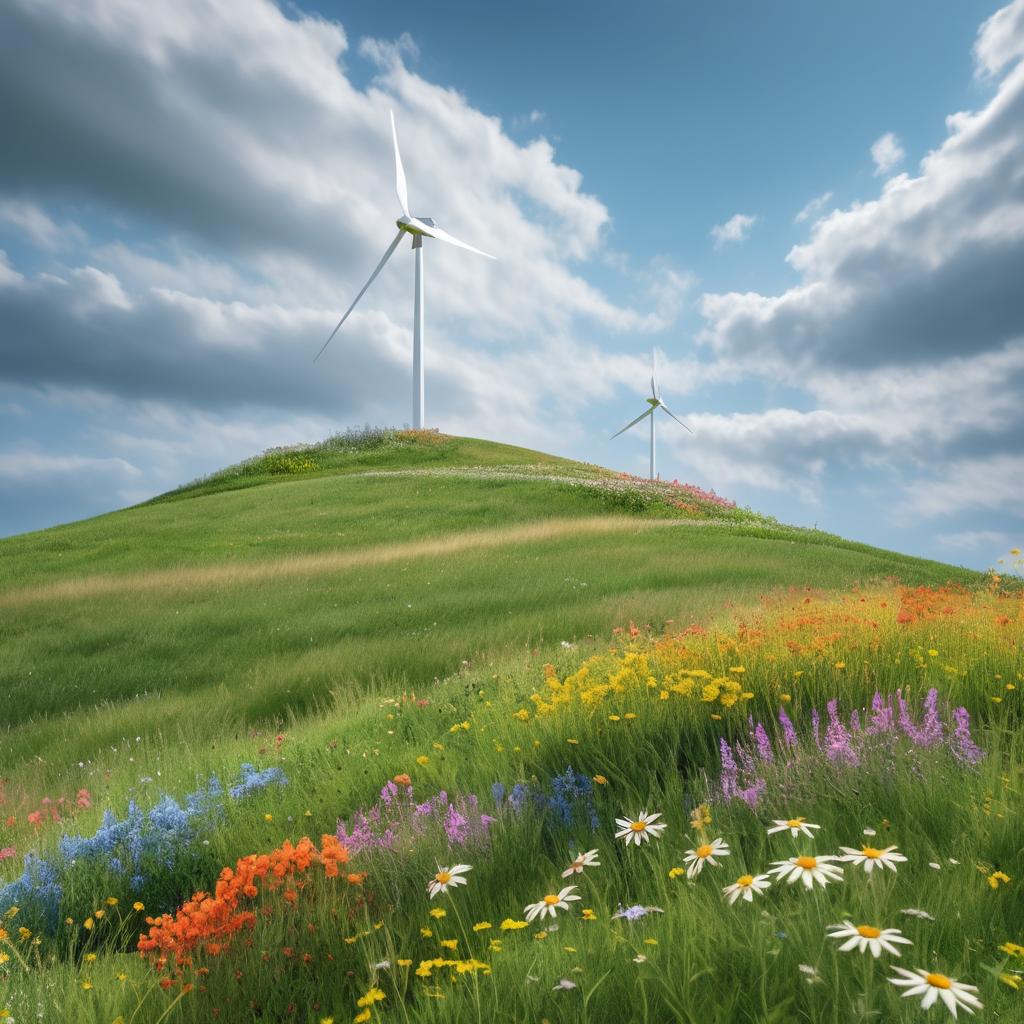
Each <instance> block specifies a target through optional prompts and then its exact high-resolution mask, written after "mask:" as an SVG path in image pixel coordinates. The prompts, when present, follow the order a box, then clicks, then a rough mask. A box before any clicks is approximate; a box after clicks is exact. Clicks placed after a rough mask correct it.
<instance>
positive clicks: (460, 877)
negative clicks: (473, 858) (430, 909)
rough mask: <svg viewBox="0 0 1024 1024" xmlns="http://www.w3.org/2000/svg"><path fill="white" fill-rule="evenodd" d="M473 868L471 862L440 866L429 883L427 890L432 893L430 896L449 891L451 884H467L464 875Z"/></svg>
mask: <svg viewBox="0 0 1024 1024" xmlns="http://www.w3.org/2000/svg"><path fill="white" fill-rule="evenodd" d="M472 870H473V868H472V866H471V865H469V864H455V865H454V866H453V867H450V868H442V867H439V868H438V869H437V874H435V875H434V877H433V878H432V879H431V880H430V881H429V882H428V883H427V892H429V893H430V898H431V899H433V898H434V897H435V896H436V895H437V894H438V893H443V892H447V891H448V888H449V886H457V885H465V884H466V879H465V877H464V876H465V874H466V872H467V871H472Z"/></svg>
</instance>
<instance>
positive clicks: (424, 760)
mask: <svg viewBox="0 0 1024 1024" xmlns="http://www.w3.org/2000/svg"><path fill="white" fill-rule="evenodd" d="M416 763H417V764H418V765H419V766H420V767H421V768H426V767H427V765H428V764H430V758H429V757H427V755H426V754H420V756H419V757H417V758H416Z"/></svg>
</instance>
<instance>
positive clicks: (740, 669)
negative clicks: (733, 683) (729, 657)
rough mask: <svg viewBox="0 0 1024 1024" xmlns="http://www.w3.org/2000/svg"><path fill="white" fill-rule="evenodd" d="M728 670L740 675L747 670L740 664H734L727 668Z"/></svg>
mask: <svg viewBox="0 0 1024 1024" xmlns="http://www.w3.org/2000/svg"><path fill="white" fill-rule="evenodd" d="M729 671H730V672H735V673H736V675H742V674H743V673H744V672H746V671H747V670H746V669H745V668H744V667H743V666H742V665H736V666H735V667H733V668H731V669H729Z"/></svg>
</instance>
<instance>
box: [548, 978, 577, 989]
mask: <svg viewBox="0 0 1024 1024" xmlns="http://www.w3.org/2000/svg"><path fill="white" fill-rule="evenodd" d="M575 987H576V982H575V981H572V980H570V979H569V978H562V980H561V981H559V983H558V984H557V985H556V986H555V987H554V988H553V989H552V990H551V991H552V992H568V991H569V990H570V989H574V988H575Z"/></svg>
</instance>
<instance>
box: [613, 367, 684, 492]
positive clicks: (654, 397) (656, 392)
mask: <svg viewBox="0 0 1024 1024" xmlns="http://www.w3.org/2000/svg"><path fill="white" fill-rule="evenodd" d="M647 404H648V405H649V406H650V408H649V409H648V410H647V411H646V412H642V413H640V415H639V416H637V418H636V419H635V420H630V421H629V423H627V424H626V425H625V426H624V427H623V428H622V429H621V430H620V431H618V432H617V433H615V434H612V436H611V438H610V439H609V440H612V441H614V440H615V438H617V437H618V436H619V434H624V433H625V432H626V431H627V430H629V428H630V427H635V426H636V425H637V424H638V423H639V422H640V421H641V420H642V419H644V418H645V417H646V416H650V417H651V479H652V480H653V479H655V458H654V436H655V435H654V414H655V413H656V412H657V411H658V410H659V409H662V410H663V411H664V412H667V413H668V414H669V416H671V417H672V419H674V420H675V421H676V423H678V424H679V426H681V427H683V428H685V429H686V430H690V428H689V427H687V426H686V424H685V423H684V422H683V421H682V420H681V419H680V418H679V417H678V416H676V414H675V413H674V412H672V410H671V409H670V408H669V407H668V406H667V405H666V404H665V403H664V402H663V401H662V400H661V389H660V388H659V387H658V381H657V378H656V377H655V373H654V352H653V351H652V352H651V397H650V398H648V399H647ZM690 433H691V434H692V433H693V431H692V430H690Z"/></svg>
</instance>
